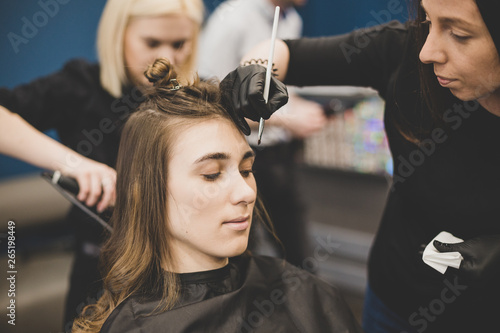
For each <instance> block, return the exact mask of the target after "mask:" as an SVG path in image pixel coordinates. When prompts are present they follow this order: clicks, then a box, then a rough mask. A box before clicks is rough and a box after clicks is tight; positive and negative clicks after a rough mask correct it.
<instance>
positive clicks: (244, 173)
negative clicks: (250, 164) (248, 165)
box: [240, 169, 254, 178]
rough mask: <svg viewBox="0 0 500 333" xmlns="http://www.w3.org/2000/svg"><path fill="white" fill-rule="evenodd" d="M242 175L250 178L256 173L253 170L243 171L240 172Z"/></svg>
mask: <svg viewBox="0 0 500 333" xmlns="http://www.w3.org/2000/svg"><path fill="white" fill-rule="evenodd" d="M240 173H241V175H242V176H243V177H244V178H247V177H250V175H251V174H252V173H254V171H253V170H252V169H250V170H242V171H240Z"/></svg>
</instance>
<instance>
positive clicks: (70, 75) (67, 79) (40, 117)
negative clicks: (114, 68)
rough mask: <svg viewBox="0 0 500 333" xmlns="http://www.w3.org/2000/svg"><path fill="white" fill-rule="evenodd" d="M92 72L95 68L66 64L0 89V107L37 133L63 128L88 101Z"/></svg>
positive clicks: (94, 66) (90, 93) (71, 62)
mask: <svg viewBox="0 0 500 333" xmlns="http://www.w3.org/2000/svg"><path fill="white" fill-rule="evenodd" d="M93 71H98V68H97V65H91V64H89V63H87V62H86V61H84V60H73V61H70V62H68V63H67V64H66V65H65V66H64V68H63V69H62V70H60V71H58V72H56V73H54V74H51V75H48V76H46V77H43V78H39V79H36V80H34V81H32V82H30V83H28V84H24V85H20V86H18V87H16V88H14V89H12V90H11V89H7V88H0V105H2V106H4V107H6V108H7V109H9V110H10V111H12V112H14V113H17V114H19V115H20V116H21V117H23V118H24V119H25V120H26V121H27V122H29V123H30V124H31V125H33V126H34V127H36V128H37V129H38V130H41V131H45V130H47V129H51V128H61V127H64V126H67V125H68V122H72V121H76V119H77V110H78V109H81V107H82V106H83V105H85V103H88V102H89V101H90V100H91V99H92V94H93V89H94V87H95V85H96V83H95V82H93V81H95V78H94V79H93V77H95V75H92V74H95V73H92V72H93ZM97 84H98V83H97Z"/></svg>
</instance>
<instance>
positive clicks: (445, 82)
mask: <svg viewBox="0 0 500 333" xmlns="http://www.w3.org/2000/svg"><path fill="white" fill-rule="evenodd" d="M437 79H438V82H439V84H440V85H442V86H443V87H446V86H447V85H449V84H450V83H452V82H453V81H456V80H454V79H448V78H446V77H443V76H437Z"/></svg>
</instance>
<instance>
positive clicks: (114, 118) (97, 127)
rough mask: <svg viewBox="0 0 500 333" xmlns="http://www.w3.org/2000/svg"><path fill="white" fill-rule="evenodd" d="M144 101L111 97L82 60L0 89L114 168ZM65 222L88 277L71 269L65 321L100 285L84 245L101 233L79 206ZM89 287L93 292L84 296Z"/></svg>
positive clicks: (4, 100)
mask: <svg viewBox="0 0 500 333" xmlns="http://www.w3.org/2000/svg"><path fill="white" fill-rule="evenodd" d="M142 99H143V97H142V95H141V94H140V92H139V91H138V90H137V89H135V88H128V89H124V93H123V95H122V97H120V98H114V97H113V96H111V95H110V94H109V93H108V92H107V91H106V90H104V88H103V87H102V86H101V83H100V80H99V66H98V65H96V64H89V63H87V62H85V61H83V60H73V61H70V62H68V63H67V64H66V65H65V66H64V68H63V69H62V70H61V71H59V72H56V73H54V74H52V75H49V76H47V77H43V78H40V79H37V80H35V81H33V82H31V83H29V84H25V85H21V86H19V87H16V88H14V89H12V90H9V89H5V88H1V89H0V105H3V106H4V107H6V108H7V109H9V110H10V111H12V112H15V113H18V114H19V115H20V116H21V117H23V118H24V119H25V120H26V121H28V122H29V123H30V124H31V125H33V126H34V127H35V128H37V129H38V130H40V131H45V130H48V129H52V128H54V129H56V130H57V133H58V134H59V137H60V139H61V142H62V143H63V144H65V145H66V146H68V147H69V148H71V149H73V150H75V151H76V152H78V153H80V154H82V155H84V156H86V157H89V158H91V159H93V160H96V161H98V162H102V163H105V164H107V165H109V166H111V167H113V168H114V167H115V162H116V157H117V154H118V145H119V142H120V132H121V128H122V126H123V124H124V123H125V121H126V119H127V118H128V116H129V114H130V113H131V112H133V111H134V110H135V108H136V107H137V106H138V105H139V103H140V102H141V101H142ZM69 162H72V161H69ZM68 221H69V222H70V223H71V224H72V225H73V226H74V227H75V235H76V250H77V256H76V261H75V263H74V267H79V270H80V271H81V272H85V273H86V276H87V277H88V279H86V278H82V277H81V276H80V277H79V275H78V274H75V272H73V274H72V277H71V283H70V292H69V298H68V301H67V307H66V318H65V325H67V322H68V321H70V320H72V319H73V318H74V317H75V316H76V315H77V312H76V311H77V310H78V309H81V308H82V306H81V304H82V302H84V303H86V302H87V301H86V298H87V297H89V298H90V299H94V300H95V299H96V295H95V291H94V289H95V290H97V289H99V286H100V281H95V279H96V277H98V276H99V272H98V270H97V266H96V265H95V263H96V262H97V260H96V258H95V255H92V254H89V253H85V251H84V248H85V247H88V246H89V245H90V246H99V244H101V238H102V236H103V231H104V230H103V228H102V227H101V226H100V225H99V224H98V223H96V222H95V221H93V219H92V218H90V217H89V216H87V215H86V214H85V213H83V212H81V211H80V210H79V209H78V208H74V209H72V211H71V212H70V214H69V216H68ZM93 257H94V258H93ZM91 285H92V288H91V289H92V293H91V294H88V295H87V294H86V293H87V292H90V290H89V288H90V286H91ZM82 297H83V298H82Z"/></svg>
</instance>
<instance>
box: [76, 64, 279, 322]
mask: <svg viewBox="0 0 500 333" xmlns="http://www.w3.org/2000/svg"><path fill="white" fill-rule="evenodd" d="M145 75H146V77H147V78H148V79H149V81H150V82H152V83H153V84H154V86H153V87H152V88H151V89H150V90H149V91H147V92H146V93H145V95H146V101H145V102H144V103H143V104H141V106H140V107H139V109H138V110H137V112H135V113H134V114H133V115H132V116H131V117H130V119H129V120H128V121H127V123H126V124H125V127H124V129H123V132H122V137H121V141H120V147H119V151H118V160H117V184H116V193H117V200H116V206H115V209H114V212H113V216H112V218H111V224H112V226H113V228H114V231H113V233H112V234H111V236H110V238H109V239H108V240H107V242H106V243H105V245H104V247H103V249H102V252H101V266H102V269H101V270H102V273H103V276H104V293H103V295H102V296H101V298H100V299H99V300H98V301H97V304H93V305H89V306H87V307H86V308H85V309H84V311H83V313H82V315H81V316H80V317H79V318H77V319H76V320H75V322H74V324H73V332H98V331H99V330H100V329H101V327H102V325H103V324H104V322H105V321H106V319H107V318H108V316H109V315H110V313H111V312H112V311H113V310H114V309H115V308H116V307H117V306H118V305H119V304H120V303H121V302H122V301H124V300H125V299H126V298H127V297H129V296H131V295H141V296H145V297H147V296H148V295H162V297H161V302H160V303H159V305H158V307H157V308H156V309H155V311H154V312H161V311H166V310H168V309H171V308H172V307H173V306H174V305H175V304H176V301H177V300H178V298H179V296H180V285H179V281H178V277H177V275H176V274H174V273H171V272H168V271H166V270H164V268H165V267H170V266H169V262H170V261H171V257H170V251H169V244H168V234H169V232H168V230H167V229H168V228H167V223H166V221H167V213H168V212H167V172H168V164H169V160H170V154H171V151H172V145H173V143H174V140H175V137H176V134H177V133H179V131H181V130H182V129H183V128H185V126H189V125H193V124H197V123H200V122H202V121H206V120H207V119H214V118H215V119H217V118H220V119H227V120H230V121H232V120H231V117H230V115H229V114H228V113H227V112H226V110H225V109H224V108H223V107H222V105H221V92H220V90H219V88H218V86H217V84H215V83H207V82H200V80H199V79H198V78H196V79H195V80H194V83H189V84H185V85H183V86H180V84H181V83H182V80H181V78H178V77H177V74H176V72H175V70H174V69H173V68H172V66H171V65H170V63H169V62H168V60H166V59H158V60H156V61H155V63H154V64H153V65H152V66H150V67H149V69H148V70H147V71H146V72H145ZM177 80H178V81H177ZM179 86H180V87H179ZM235 126H236V125H235ZM254 214H255V216H256V217H257V218H256V219H255V218H254V221H255V220H260V221H264V222H265V225H266V228H267V229H268V230H270V231H271V233H272V234H273V235H275V233H274V228H273V226H272V224H271V223H270V221H269V217H268V215H267V213H266V211H265V210H264V208H263V205H262V202H261V201H260V199H259V198H257V201H256V205H255V212H254Z"/></svg>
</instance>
